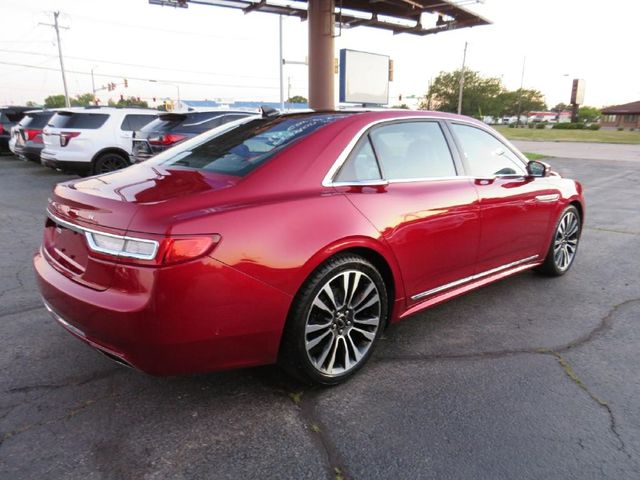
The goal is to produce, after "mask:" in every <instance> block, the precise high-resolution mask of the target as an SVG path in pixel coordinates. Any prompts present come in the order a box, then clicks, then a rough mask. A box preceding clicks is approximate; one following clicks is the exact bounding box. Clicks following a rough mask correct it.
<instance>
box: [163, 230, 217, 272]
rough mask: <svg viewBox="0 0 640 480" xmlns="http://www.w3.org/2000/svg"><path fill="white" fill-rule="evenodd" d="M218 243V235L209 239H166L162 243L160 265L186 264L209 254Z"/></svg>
mask: <svg viewBox="0 0 640 480" xmlns="http://www.w3.org/2000/svg"><path fill="white" fill-rule="evenodd" d="M219 241H220V235H212V236H210V237H184V238H179V237H178V238H168V239H166V240H165V241H164V242H163V247H164V248H163V249H162V250H163V251H162V252H161V253H160V254H161V255H162V259H161V262H160V263H161V264H162V265H168V264H172V263H180V262H186V261H188V260H192V259H194V258H198V257H201V256H202V255H206V254H207V253H209V251H210V250H211V248H212V247H213V246H214V245H216V244H217V243H218V242H219Z"/></svg>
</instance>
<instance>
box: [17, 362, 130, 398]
mask: <svg viewBox="0 0 640 480" xmlns="http://www.w3.org/2000/svg"><path fill="white" fill-rule="evenodd" d="M123 372H125V370H123V369H122V368H121V367H117V368H111V369H108V370H104V371H102V372H98V373H94V374H91V375H89V376H86V377H71V378H68V379H66V380H64V381H62V382H60V383H40V384H34V385H23V386H20V387H13V388H10V389H8V390H5V392H6V393H28V392H31V391H34V390H57V389H60V388H64V387H77V386H81V385H86V384H87V383H91V382H95V381H98V380H102V379H104V378H107V377H110V376H112V375H117V374H119V373H123Z"/></svg>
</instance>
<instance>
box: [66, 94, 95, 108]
mask: <svg viewBox="0 0 640 480" xmlns="http://www.w3.org/2000/svg"><path fill="white" fill-rule="evenodd" d="M88 105H93V93H83V94H82V95H77V96H75V97H74V98H72V99H71V106H72V107H86V106H88Z"/></svg>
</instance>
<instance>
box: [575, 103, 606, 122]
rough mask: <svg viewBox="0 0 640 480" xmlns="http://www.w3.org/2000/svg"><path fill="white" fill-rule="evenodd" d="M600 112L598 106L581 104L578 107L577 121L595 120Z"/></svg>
mask: <svg viewBox="0 0 640 480" xmlns="http://www.w3.org/2000/svg"><path fill="white" fill-rule="evenodd" d="M601 114H602V112H601V111H600V109H599V108H596V107H588V106H586V105H585V106H583V107H580V108H579V109H578V121H579V122H594V121H596V120H597V119H598V118H599V117H600V115H601Z"/></svg>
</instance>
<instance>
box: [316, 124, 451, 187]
mask: <svg viewBox="0 0 640 480" xmlns="http://www.w3.org/2000/svg"><path fill="white" fill-rule="evenodd" d="M402 120H430V121H434V120H435V121H440V120H444V118H442V117H433V116H427V115H408V116H401V117H391V118H381V119H378V120H374V121H372V122H369V123H368V124H367V125H365V126H364V127H362V128H361V129H360V130H359V131H358V133H356V134H355V135H354V136H353V138H352V139H351V140H350V141H349V143H348V144H347V146H346V147H345V148H344V149H343V150H342V152H340V155H338V158H336V160H335V161H334V162H333V165H331V168H329V171H328V172H327V174H326V175H325V176H324V178H323V179H322V186H323V187H333V186H339V185H338V184H341V185H343V186H344V185H352V184H354V183H355V182H334V181H333V179H334V178H335V176H336V174H337V173H338V171H339V170H340V168H342V165H343V164H344V162H346V161H347V159H348V158H349V156H350V155H351V152H352V151H353V149H354V148H355V146H356V144H357V143H358V142H359V141H360V139H361V138H362V137H363V136H364V135H365V134H366V133H367V131H368V130H369V129H370V128H372V127H375V126H376V125H380V124H383V123H393V122H397V121H402ZM443 136H444V132H443ZM445 141H447V139H446V137H445ZM447 146H449V143H448V141H447ZM451 160H452V162H453V155H452V159H451ZM438 178H441V177H430V178H429V180H431V179H438ZM382 180H384V181H387V182H389V183H398V181H397V180H395V179H394V180H391V179H384V178H383V179H382ZM416 181H421V180H416Z"/></svg>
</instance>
